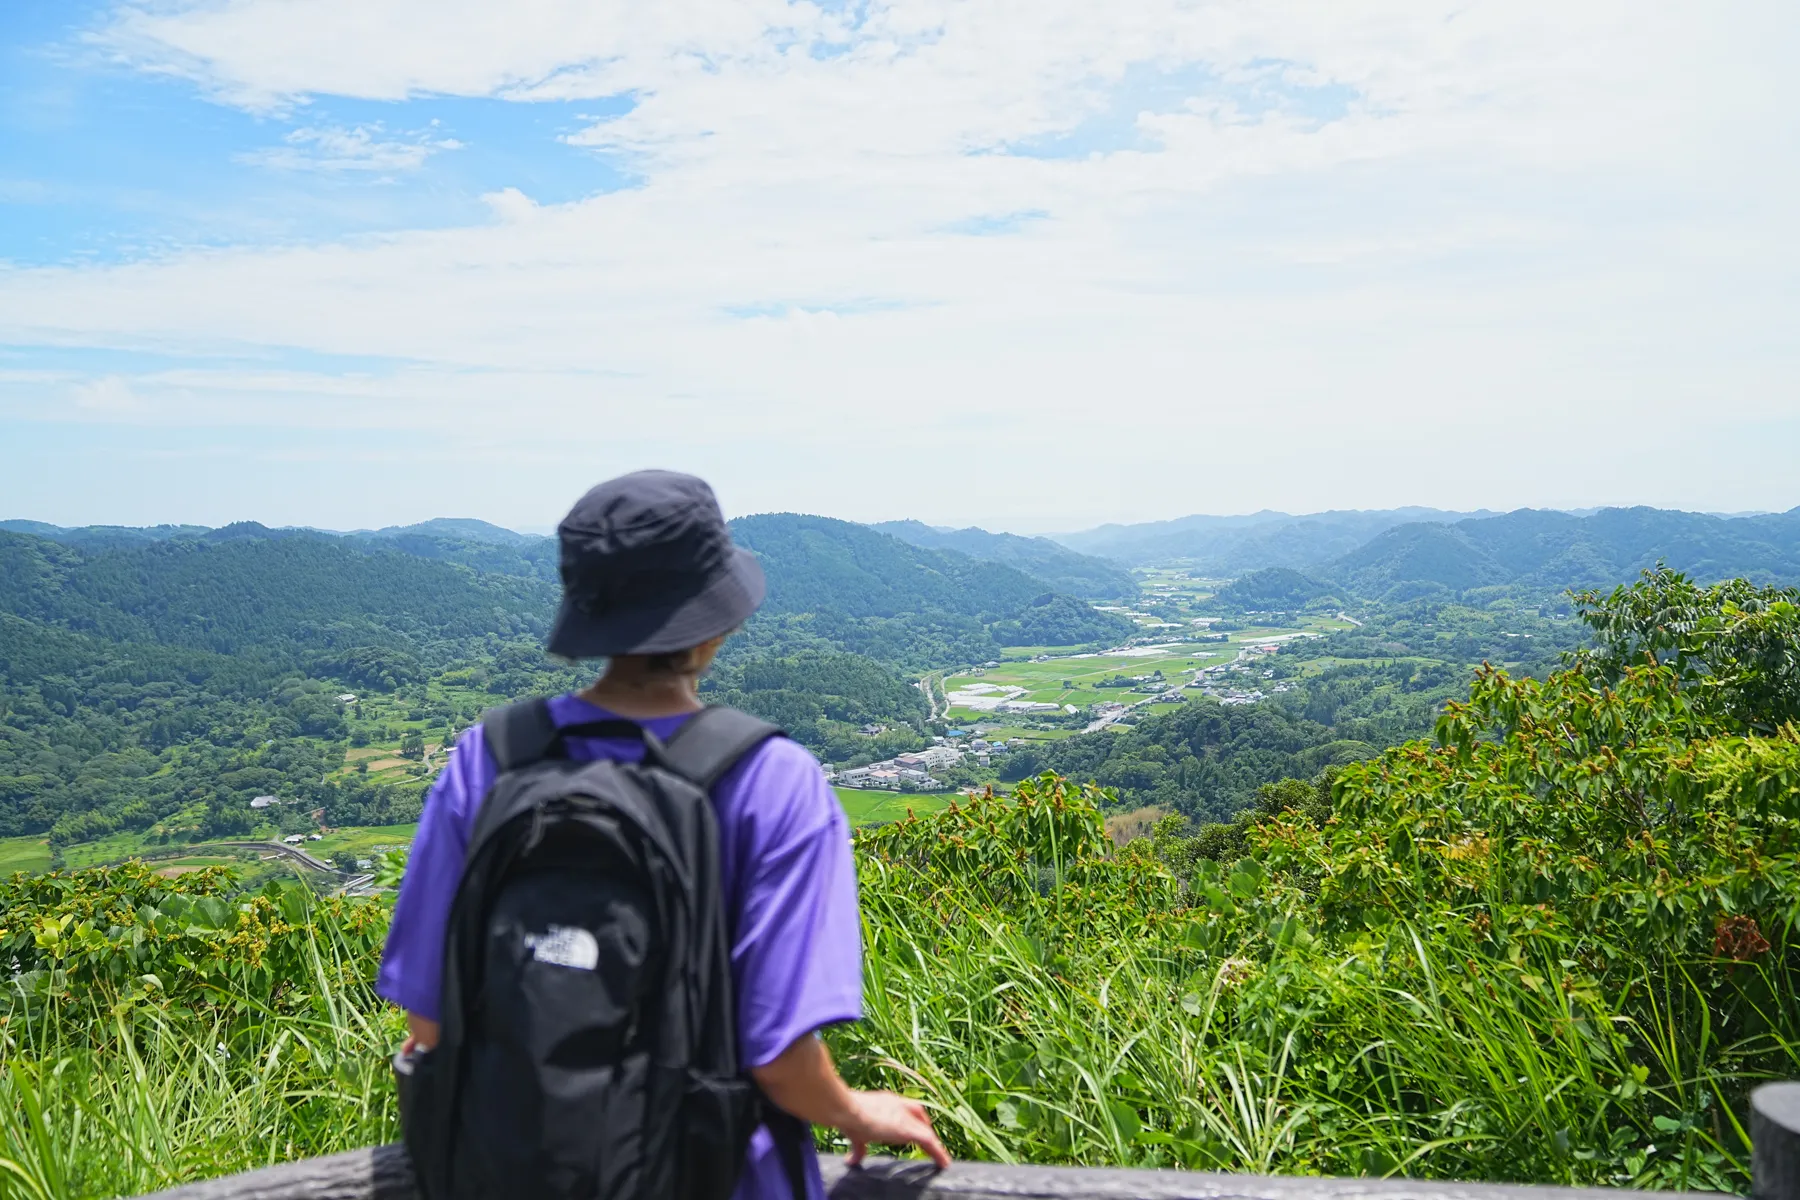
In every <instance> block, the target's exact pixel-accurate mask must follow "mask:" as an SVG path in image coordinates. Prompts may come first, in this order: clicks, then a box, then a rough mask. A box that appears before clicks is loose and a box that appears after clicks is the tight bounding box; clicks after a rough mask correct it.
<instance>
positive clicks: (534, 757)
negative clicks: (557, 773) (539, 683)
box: [481, 697, 556, 774]
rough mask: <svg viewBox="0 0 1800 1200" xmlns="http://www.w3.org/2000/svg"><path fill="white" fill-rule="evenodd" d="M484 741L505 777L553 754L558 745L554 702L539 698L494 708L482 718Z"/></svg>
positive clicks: (482, 737)
mask: <svg viewBox="0 0 1800 1200" xmlns="http://www.w3.org/2000/svg"><path fill="white" fill-rule="evenodd" d="M481 739H482V741H483V742H484V743H485V744H486V745H487V751H488V753H489V754H491V755H492V756H493V758H494V764H495V765H496V766H498V767H499V768H500V771H501V773H502V774H504V773H505V772H507V771H516V770H518V769H519V768H520V767H526V766H530V765H531V764H532V763H534V762H537V761H539V760H540V759H542V758H544V757H545V756H546V755H547V754H549V753H550V748H551V747H552V746H554V745H555V744H556V719H555V718H554V717H552V716H551V715H550V701H548V700H546V699H544V698H543V697H539V698H538V699H536V700H521V701H519V702H518V703H517V704H508V705H506V706H505V707H504V708H495V709H490V710H489V711H488V713H487V714H486V715H485V716H483V717H482V718H481Z"/></svg>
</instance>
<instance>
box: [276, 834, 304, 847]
mask: <svg viewBox="0 0 1800 1200" xmlns="http://www.w3.org/2000/svg"><path fill="white" fill-rule="evenodd" d="M281 840H282V841H284V842H286V843H287V844H288V845H290V846H298V845H299V844H300V843H301V842H304V841H305V840H306V835H305V834H304V833H290V834H288V835H287V836H286V837H284V838H282V839H281Z"/></svg>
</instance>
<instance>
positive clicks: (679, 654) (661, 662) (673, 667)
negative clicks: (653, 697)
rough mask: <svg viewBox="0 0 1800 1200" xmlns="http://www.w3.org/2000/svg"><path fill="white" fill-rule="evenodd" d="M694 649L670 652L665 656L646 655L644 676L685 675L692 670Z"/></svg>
mask: <svg viewBox="0 0 1800 1200" xmlns="http://www.w3.org/2000/svg"><path fill="white" fill-rule="evenodd" d="M694 650H695V647H693V646H689V647H688V648H687V649H686V650H671V651H669V652H668V653H666V654H646V655H644V656H643V659H644V673H645V674H646V675H686V674H688V673H689V672H690V671H692V670H693V669H694Z"/></svg>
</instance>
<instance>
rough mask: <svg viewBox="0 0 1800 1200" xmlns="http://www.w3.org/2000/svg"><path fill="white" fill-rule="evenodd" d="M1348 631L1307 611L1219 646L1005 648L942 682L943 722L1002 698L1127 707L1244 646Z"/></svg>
mask: <svg viewBox="0 0 1800 1200" xmlns="http://www.w3.org/2000/svg"><path fill="white" fill-rule="evenodd" d="M1348 627H1349V626H1348V623H1347V622H1344V621H1340V620H1337V619H1335V618H1331V617H1319V616H1314V615H1310V614H1309V615H1306V616H1304V617H1295V618H1293V620H1292V623H1288V624H1280V625H1247V626H1245V627H1244V628H1242V629H1234V630H1232V631H1230V632H1228V633H1226V634H1225V636H1226V637H1227V638H1228V639H1229V640H1228V641H1225V642H1195V641H1191V640H1171V641H1148V640H1145V641H1139V642H1137V644H1133V645H1127V646H1122V647H1115V648H1112V649H1108V650H1103V651H1069V650H1067V649H1064V650H1061V651H1058V650H1054V649H1047V648H1044V647H1028V648H1024V649H1021V650H1010V649H1009V651H1008V652H1007V656H1006V658H1005V659H1002V660H999V661H998V662H996V663H995V665H992V666H985V667H973V668H969V669H967V670H964V671H960V672H956V673H953V674H949V675H946V676H945V677H944V680H943V687H944V694H945V698H946V699H947V700H948V701H949V702H950V710H949V713H948V718H949V719H950V720H952V721H964V722H972V721H978V720H986V719H989V718H990V717H992V716H994V715H995V712H996V709H995V708H994V704H993V702H994V701H996V700H998V699H999V698H1000V697H1002V696H1004V697H1007V698H1009V699H1011V700H1013V701H1026V702H1032V703H1038V704H1055V705H1058V706H1061V705H1069V704H1072V705H1074V706H1075V707H1076V708H1077V709H1085V708H1087V706H1089V705H1091V704H1097V703H1104V702H1108V701H1119V702H1123V703H1126V704H1131V703H1135V702H1137V701H1140V700H1145V699H1148V698H1149V697H1150V696H1151V695H1152V694H1154V693H1156V692H1159V691H1161V687H1160V686H1152V685H1153V684H1154V685H1161V684H1164V683H1167V684H1171V685H1180V684H1182V683H1184V682H1186V681H1188V680H1190V679H1191V678H1192V677H1193V675H1194V674H1195V673H1196V672H1198V671H1201V670H1204V669H1205V668H1207V667H1214V666H1220V665H1223V664H1226V663H1230V662H1232V661H1234V660H1236V659H1237V658H1238V656H1239V655H1240V654H1241V653H1243V652H1244V650H1245V649H1246V648H1247V647H1250V646H1254V645H1279V644H1280V643H1281V642H1283V641H1289V640H1292V639H1294V638H1298V637H1305V636H1308V635H1311V634H1318V633H1324V632H1328V631H1330V630H1333V629H1344V628H1348ZM1134 641H1136V639H1134ZM1134 677H1147V678H1145V679H1143V680H1140V682H1139V683H1138V684H1136V685H1135V686H1133V685H1130V684H1127V685H1125V686H1116V685H1113V683H1114V681H1115V680H1117V681H1121V682H1122V681H1124V680H1131V679H1133V678H1134ZM999 711H1000V712H1001V713H1004V710H999ZM1046 711H1047V710H1046ZM1002 719H1004V717H1002Z"/></svg>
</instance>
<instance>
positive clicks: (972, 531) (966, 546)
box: [869, 521, 1137, 600]
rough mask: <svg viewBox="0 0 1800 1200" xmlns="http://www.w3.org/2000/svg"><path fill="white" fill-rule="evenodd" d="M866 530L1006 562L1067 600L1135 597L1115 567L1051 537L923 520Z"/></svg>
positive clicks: (1133, 586) (889, 523) (1131, 586)
mask: <svg viewBox="0 0 1800 1200" xmlns="http://www.w3.org/2000/svg"><path fill="white" fill-rule="evenodd" d="M869 528H871V529H876V530H879V531H880V532H882V533H885V534H888V535H889V536H891V537H897V538H899V539H900V540H901V541H903V542H910V543H912V544H913V545H915V546H924V547H927V548H928V549H932V550H955V551H958V552H960V553H963V554H967V555H968V556H969V557H970V558H978V559H981V560H983V561H985V562H997V563H1005V564H1006V565H1007V566H1009V567H1016V568H1018V569H1019V570H1021V571H1023V572H1025V573H1026V574H1027V575H1030V576H1031V577H1032V578H1034V579H1041V580H1043V581H1044V582H1045V583H1047V584H1049V585H1050V586H1051V587H1053V588H1055V589H1057V590H1058V591H1061V592H1067V593H1068V594H1069V595H1071V596H1081V597H1084V598H1086V599H1090V600H1113V599H1118V598H1120V597H1128V596H1133V595H1136V594H1137V581H1136V580H1135V579H1133V578H1132V577H1131V573H1130V572H1129V571H1127V570H1125V569H1124V568H1123V567H1121V566H1119V565H1118V564H1117V563H1114V562H1109V561H1108V560H1106V559H1104V558H1095V557H1094V556H1092V555H1089V554H1078V553H1076V552H1075V551H1073V550H1071V549H1069V548H1068V547H1067V546H1061V545H1058V544H1057V543H1056V542H1053V541H1051V540H1050V539H1049V538H1042V537H1020V536H1018V535H1017V534H1012V533H989V532H988V531H987V530H985V529H977V528H975V527H973V526H971V527H969V528H967V529H938V528H935V527H933V526H930V525H927V524H925V523H924V522H922V521H883V522H881V523H880V524H876V525H871V526H870V527H869Z"/></svg>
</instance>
